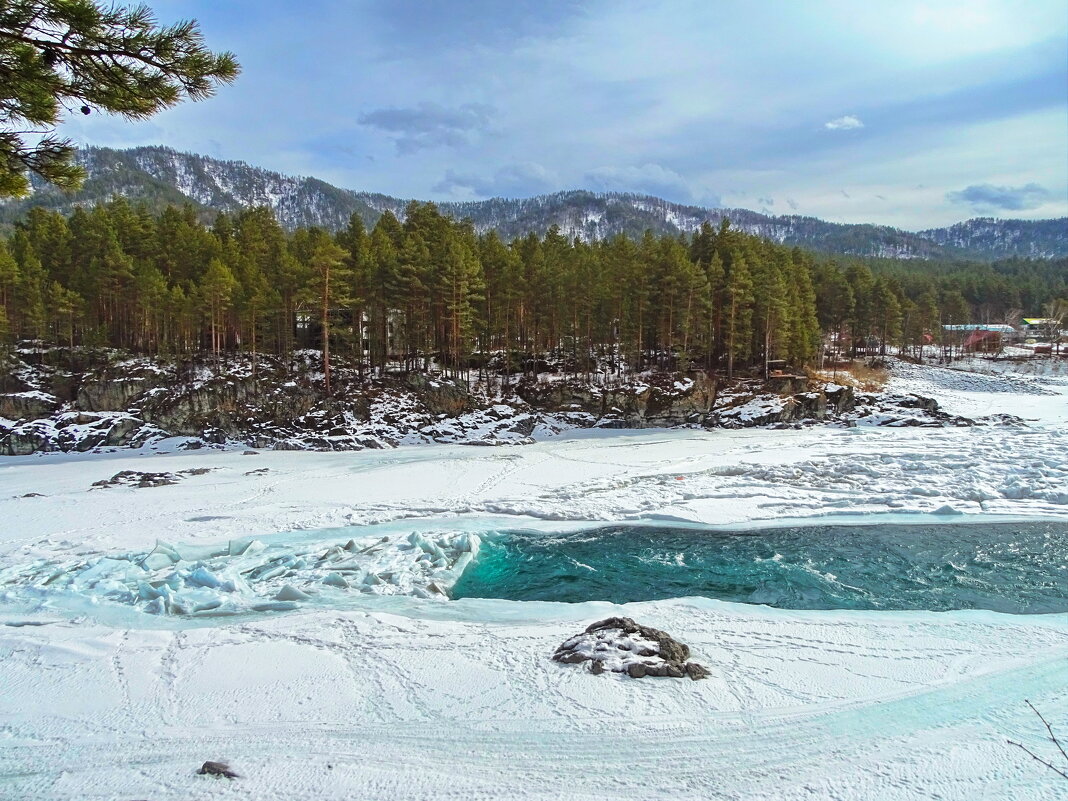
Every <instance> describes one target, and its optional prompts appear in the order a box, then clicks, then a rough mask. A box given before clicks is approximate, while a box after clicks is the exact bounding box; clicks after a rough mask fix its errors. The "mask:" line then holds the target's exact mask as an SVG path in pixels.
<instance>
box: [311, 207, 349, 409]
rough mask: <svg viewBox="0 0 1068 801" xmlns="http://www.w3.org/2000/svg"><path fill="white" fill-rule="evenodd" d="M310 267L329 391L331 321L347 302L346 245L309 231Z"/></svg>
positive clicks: (316, 230)
mask: <svg viewBox="0 0 1068 801" xmlns="http://www.w3.org/2000/svg"><path fill="white" fill-rule="evenodd" d="M309 239H310V240H311V241H310V243H309V252H308V268H309V270H308V271H309V273H310V275H311V277H312V281H311V289H312V291H313V292H314V293H315V296H316V304H317V306H318V310H319V325H320V328H321V331H322V353H323V382H324V386H325V389H326V394H327V395H329V394H330V393H331V386H330V330H331V328H330V321H331V317H332V315H333V311H334V309H335V308H336V307H344V306H347V305H348V304H349V302H350V298H349V295H348V288H349V281H350V279H351V275H350V274H349V270H348V268H347V267H346V266H345V257H346V255H347V254H346V252H345V249H344V248H342V247H341V246H340V245H338V244H337V243H336V242H335V241H334V240H333V239H331V238H330V236H329V234H327V233H326V232H325V231H323V230H322V229H318V228H313V229H311V231H310V232H309Z"/></svg>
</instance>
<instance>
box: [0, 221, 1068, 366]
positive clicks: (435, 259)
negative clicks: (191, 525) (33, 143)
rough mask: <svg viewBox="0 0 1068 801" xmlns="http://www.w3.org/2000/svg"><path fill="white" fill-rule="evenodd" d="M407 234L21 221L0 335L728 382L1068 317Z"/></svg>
mask: <svg viewBox="0 0 1068 801" xmlns="http://www.w3.org/2000/svg"><path fill="white" fill-rule="evenodd" d="M404 218H405V219H404V222H403V223H401V222H400V221H399V220H398V219H397V218H396V217H395V216H394V215H393V214H392V213H390V212H388V211H387V212H386V213H384V214H383V215H382V216H381V217H380V218H379V220H378V222H377V223H376V224H375V226H374V227H373V228H372V229H370V230H367V229H366V228H365V226H364V223H363V221H362V218H361V216H360V215H359V214H354V215H353V216H352V217H351V218H350V220H349V221H348V224H347V225H346V226H345V227H344V228H343V229H342V230H340V231H338V232H337V233H336V234H331V233H329V232H327V231H326V230H324V229H322V228H301V229H298V230H296V231H295V232H294V233H292V234H288V233H287V232H286V231H285V230H284V229H283V228H282V226H281V225H280V224H279V223H278V221H277V220H276V218H275V217H274V215H273V214H272V213H271V211H270V210H269V209H267V208H264V207H260V208H254V209H249V210H245V211H242V212H240V213H239V214H237V215H227V214H221V215H219V216H218V217H217V218H216V219H215V222H214V224H213V225H212V226H211V227H207V226H206V225H204V224H203V223H201V222H200V221H199V220H198V217H197V213H196V211H195V210H194V209H193V208H191V207H185V208H177V207H167V208H165V209H164V210H163V211H162V212H161V213H160V214H159V215H158V216H156V215H153V214H152V213H151V212H150V211H149V210H147V209H145V208H137V207H134V206H132V205H130V204H129V203H127V202H126V201H125V200H116V201H113V202H111V203H109V204H106V205H101V206H97V207H95V208H92V209H83V208H76V209H75V210H74V212H73V214H72V215H71V216H70V218H69V219H68V218H67V217H65V216H63V215H62V214H59V213H58V212H51V211H45V210H44V209H40V208H37V209H33V210H31V211H30V212H29V214H28V216H27V218H26V219H25V220H24V221H23V222H21V223H19V224H18V225H17V226H16V228H15V230H14V233H13V234H12V235H11V236H10V238H8V239H7V240H6V241H0V332H2V334H0V335H2V336H3V338H4V340H5V341H8V342H10V341H12V340H13V339H16V338H19V339H27V338H32V339H43V340H49V341H54V342H60V343H68V344H84V345H91V346H113V347H121V348H126V349H129V350H133V351H138V352H145V353H187V352H191V351H196V350H205V349H210V350H213V351H215V352H219V351H230V350H242V351H251V352H270V353H279V354H285V353H288V352H290V351H291V350H293V349H294V348H295V347H299V346H309V345H314V346H317V347H318V346H324V347H328V348H332V349H333V350H334V351H335V352H338V351H341V352H344V353H346V354H349V355H353V356H357V357H362V358H364V359H365V360H366V364H367V366H368V367H369V368H371V369H381V368H383V367H385V366H386V365H387V364H392V365H394V366H397V367H407V368H409V369H418V368H423V367H426V366H427V365H428V364H429V363H430V360H431V359H434V360H435V361H437V362H438V363H439V364H441V365H443V366H444V367H445V368H446V369H449V370H453V371H459V370H463V369H468V368H470V367H471V366H472V365H479V366H482V365H484V364H485V363H486V362H487V360H489V359H491V358H492V365H491V366H493V367H494V368H496V369H498V370H504V371H521V370H530V369H536V368H537V365H538V363H539V362H538V360H539V359H542V358H544V357H545V356H546V355H547V354H552V355H553V357H554V358H555V359H557V360H562V361H563V363H565V364H566V369H567V370H568V371H571V372H575V373H583V372H587V371H589V370H590V369H592V367H591V362H590V359H589V356H590V355H591V354H592V355H595V356H598V357H600V359H601V360H602V362H601V363H602V364H604V363H607V364H614V365H615V366H616V367H617V369H618V368H619V367H621V366H622V365H624V364H625V365H629V366H631V367H633V368H641V367H648V366H658V367H662V368H665V369H686V368H688V367H691V366H692V367H703V368H711V369H720V370H723V371H725V372H727V373H728V374H730V373H732V372H734V371H735V370H736V369H737V368H739V367H742V366H760V365H763V366H766V364H767V363H768V362H769V361H771V360H785V361H787V362H789V363H791V364H794V365H797V366H800V365H804V364H806V363H810V362H811V361H812V360H813V359H814V358H815V357H816V355H817V353H818V351H819V348H820V341H821V335H828V334H834V335H836V338H837V339H838V341H840V342H842V343H846V342H848V343H852V344H854V345H856V344H858V343H859V344H870V343H869V340H871V339H872V338H874V339H876V340H877V341H878V342H879V343H882V344H894V345H905V346H907V345H911V344H916V343H919V342H921V341H922V340H923V338H924V335H925V334H928V333H929V334H933V335H934V336H935V337H937V336H938V334H939V331H940V330H941V328H940V325H941V324H943V323H965V322H970V321H975V320H986V321H1000V320H1002V319H1003V318H1005V317H1006V316H1008V315H1012V314H1018V313H1019V311H1021V310H1022V311H1025V312H1029V313H1032V314H1035V313H1037V312H1039V311H1040V310H1041V308H1042V306H1043V304H1045V303H1046V302H1048V301H1050V300H1052V299H1054V298H1058V297H1064V296H1068V288H1066V286H1065V280H1066V276H1068V262H1066V261H1065V260H1060V261H1024V260H1014V261H1008V262H1002V263H995V264H981V265H980V264H974V263H953V264H930V263H928V264H924V265H920V264H916V263H913V262H901V261H892V260H884V261H872V262H870V263H868V264H865V263H862V262H860V261H849V262H835V261H833V260H828V259H825V258H822V257H817V256H814V255H812V254H810V253H806V252H805V251H802V250H800V249H798V248H790V247H786V246H783V245H779V244H776V243H772V242H768V241H766V240H762V239H759V238H757V237H754V236H751V235H748V234H745V233H742V232H740V231H737V230H735V229H734V228H733V227H731V226H730V225H729V224H728V223H726V222H724V223H723V224H721V225H720V227H719V228H713V227H712V226H711V225H708V224H705V225H703V226H702V227H701V229H700V230H699V231H698V232H697V233H696V234H695V235H694V236H692V237H678V236H655V235H653V234H652V233H647V234H645V235H644V236H643V237H641V238H640V239H634V238H628V237H625V236H622V235H620V236H616V237H613V238H611V239H607V240H600V241H596V242H592V243H588V242H582V241H579V240H569V239H568V238H566V237H564V236H562V235H561V234H560V232H559V231H558V230H556V229H551V230H550V231H549V232H548V233H547V234H546V235H545V236H543V237H539V236H537V235H535V234H530V235H528V236H525V237H522V238H518V239H515V240H513V241H511V242H505V241H504V240H502V239H501V238H500V237H499V236H498V235H497V234H496V233H494V232H490V233H487V234H483V235H478V234H476V233H475V231H474V229H473V227H472V226H471V225H470V224H468V223H462V222H456V221H454V220H452V219H451V218H449V217H446V216H445V215H443V214H441V212H440V211H439V210H438V209H437V208H436V207H435V206H434V205H433V204H429V203H411V204H410V205H409V206H408V207H407V208H406V209H405V215H404ZM361 321H362V324H361ZM323 331H325V333H326V335H325V336H322V332H323ZM490 354H494V355H493V356H492V357H491V355H490Z"/></svg>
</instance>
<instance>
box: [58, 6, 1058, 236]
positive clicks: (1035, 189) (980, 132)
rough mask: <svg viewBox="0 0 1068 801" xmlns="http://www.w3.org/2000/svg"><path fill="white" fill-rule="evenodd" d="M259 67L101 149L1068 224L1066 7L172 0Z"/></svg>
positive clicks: (353, 172)
mask: <svg viewBox="0 0 1068 801" xmlns="http://www.w3.org/2000/svg"><path fill="white" fill-rule="evenodd" d="M149 4H150V5H151V6H152V8H153V9H154V10H155V11H156V13H157V15H158V17H159V18H160V20H161V21H162V22H166V23H170V22H175V21H177V20H179V19H188V18H194V19H196V20H198V21H199V23H200V26H201V29H202V31H203V33H204V36H205V39H206V41H207V43H208V45H209V46H211V47H212V48H213V49H216V50H224V49H226V50H232V51H233V52H234V53H235V54H236V55H237V57H238V60H239V61H240V63H241V65H242V69H243V71H242V74H241V76H240V77H239V78H238V80H237V82H236V83H234V84H233V85H231V86H226V87H222V88H221V89H220V90H219V92H218V94H217V95H216V96H215V97H214V98H212V99H210V100H207V101H203V102H199V103H185V104H182V105H181V106H179V107H177V108H175V109H171V110H168V111H166V112H164V113H162V114H160V115H157V116H156V117H154V118H152V119H151V120H148V121H145V122H139V123H130V122H127V121H125V120H122V119H120V118H108V117H103V116H97V115H91V116H90V117H82V116H81V115H76V117H73V118H71V119H70V120H69V122H68V123H66V124H65V125H64V126H63V131H64V133H65V134H66V135H67V136H70V137H71V138H73V139H74V140H75V141H76V142H78V143H79V144H93V145H103V146H110V147H128V146H135V145H145V144H162V145H167V146H170V147H173V148H175V149H178V150H183V151H189V152H195V153H202V154H204V155H208V156H214V157H218V158H224V159H233V160H240V161H245V162H248V163H249V164H253V165H256V166H259V167H265V168H267V169H271V170H276V171H278V172H282V173H286V174H291V175H311V176H315V177H318V178H321V179H323V180H326V181H328V182H330V183H333V184H336V185H338V186H342V187H345V188H349V189H356V190H364V191H371V192H382V193H385V194H389V195H394V196H399V197H403V198H419V199H427V200H438V201H443V200H473V199H475V200H477V199H482V198H486V197H493V196H503V197H527V196H531V195H537V194H541V193H545V192H556V191H560V190H567V189H591V190H596V191H625V192H639V193H647V194H652V195H657V196H660V197H663V198H666V199H668V200H671V201H675V202H680V203H689V204H695V205H702V206H712V207H720V206H726V207H735V208H748V209H753V210H755V211H764V212H767V213H772V214H804V215H810V216H815V217H820V218H822V219H827V220H832V221H837V222H873V223H879V224H886V225H893V226H896V227H901V228H906V229H910V230H919V229H923V228H928V227H936V226H941V225H946V224H950V223H953V222H957V221H959V220H963V219H967V218H970V217H976V216H995V217H1020V218H1046V217H1059V216H1065V215H1068V6H1066V5H1065V3H1064V0H962V1H958V0H941V1H939V2H919V1H917V0H894V2H871V1H870V0H850V1H849V2H847V1H846V0H806V1H805V2H803V3H800V2H787V0H714V1H713V0H661V1H660V2H654V0H610V1H605V0H537V1H536V0H466V2H461V1H460V0H423V2H417V1H416V0H355V1H354V2H325V1H323V0H302V2H301V3H293V2H289V1H288V0H150V1H149Z"/></svg>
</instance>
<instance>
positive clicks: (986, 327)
mask: <svg viewBox="0 0 1068 801" xmlns="http://www.w3.org/2000/svg"><path fill="white" fill-rule="evenodd" d="M942 328H943V329H945V330H946V331H990V332H995V333H998V334H1012V333H1015V331H1016V329H1015V328H1013V327H1012V326H1011V325H990V324H985V323H969V324H968V325H944V326H942Z"/></svg>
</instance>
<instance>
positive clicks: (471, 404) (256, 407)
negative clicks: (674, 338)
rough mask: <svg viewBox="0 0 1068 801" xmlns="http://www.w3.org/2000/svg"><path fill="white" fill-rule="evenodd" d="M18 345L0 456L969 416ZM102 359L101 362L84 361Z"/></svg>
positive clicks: (777, 397)
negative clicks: (157, 445)
mask: <svg viewBox="0 0 1068 801" xmlns="http://www.w3.org/2000/svg"><path fill="white" fill-rule="evenodd" d="M18 353H19V356H20V359H16V360H14V365H13V366H12V367H10V368H9V369H8V372H7V373H6V374H4V375H2V376H0V379H2V382H0V385H2V386H4V387H6V388H19V389H20V388H23V387H25V389H20V391H17V392H10V391H9V392H7V393H6V394H2V395H0V454H8V455H24V454H29V453H33V452H34V451H57V450H58V451H88V450H93V449H94V448H101V447H117V446H133V447H138V446H141V445H143V444H145V443H146V442H149V441H151V440H153V439H157V438H162V437H166V436H172V437H189V438H192V439H191V440H190V442H191V443H193V445H195V444H197V443H199V444H222V443H226V442H234V441H237V442H243V443H245V444H247V445H250V446H253V447H257V448H274V449H278V450H297V449H299V450H362V449H367V448H390V447H395V446H397V445H399V444H416V443H424V442H452V443H463V444H473V445H501V444H522V443H527V442H531V441H533V438H534V437H535V436H536V435H537V434H538V433H539V432H540V433H541V434H548V433H552V432H557V431H563V430H566V429H568V428H589V427H597V428H671V427H679V426H688V427H704V428H717V427H718V428H742V427H752V426H777V427H795V428H796V427H799V426H801V425H809V424H814V423H819V422H841V423H843V424H846V425H849V424H852V423H853V422H854V421H863V423H864V424H868V425H932V426H940V425H968V424H971V423H972V421H968V420H964V419H963V418H951V417H950V416H949V415H945V414H943V413H941V412H940V411H939V410H938V404H937V403H936V402H935V401H934V400H932V399H930V398H921V397H919V396H901V397H898V398H891V397H890V396H885V395H881V396H862V397H860V398H858V397H857V396H855V395H854V392H853V389H852V388H851V387H848V386H841V385H838V384H825V383H820V382H810V381H808V379H807V378H805V377H804V376H787V375H776V376H772V378H771V379H769V381H768V382H761V381H759V380H756V379H738V380H734V381H726V380H724V379H722V378H716V377H712V376H708V375H706V374H704V373H702V372H700V371H693V372H691V373H689V374H685V375H683V374H676V373H643V374H641V375H637V376H634V377H632V378H630V379H628V380H627V381H625V382H622V383H611V382H607V383H604V384H600V383H595V382H594V383H591V382H588V381H583V380H580V379H578V378H570V379H566V380H563V379H561V378H560V377H559V376H557V375H554V376H550V377H549V379H548V380H545V377H544V376H543V377H542V378H541V379H536V378H533V377H530V376H528V377H526V378H524V379H522V380H519V381H518V382H516V383H511V384H500V383H495V384H493V386H492V388H489V387H487V386H485V385H477V384H468V383H467V382H465V381H461V380H456V379H450V378H447V377H443V376H440V375H436V374H425V373H410V374H407V375H404V376H385V377H375V378H369V377H367V376H366V375H364V374H363V373H361V372H360V370H359V369H358V368H356V366H354V365H348V364H346V363H345V361H344V359H342V358H339V359H337V362H336V364H335V366H334V370H333V377H334V380H333V382H332V383H333V391H332V393H331V394H329V395H327V394H326V393H325V391H324V387H323V382H322V372H321V371H322V366H321V363H320V361H319V356H318V354H317V353H315V352H311V351H299V352H298V353H297V354H295V355H294V357H293V358H292V359H291V360H288V361H284V360H282V359H279V358H277V357H270V356H262V355H261V356H259V357H258V358H257V359H256V360H255V361H253V360H252V358H251V356H249V355H248V354H243V355H230V356H226V357H221V358H219V359H213V358H210V357H207V356H204V357H200V358H195V359H188V358H187V359H182V360H175V359H166V358H155V359H151V358H146V357H131V356H130V355H129V354H124V353H119V352H115V351H106V352H103V351H93V352H91V353H90V352H88V351H86V350H84V349H78V348H75V349H67V348H54V349H51V350H49V349H41V348H33V349H26V350H25V351H19V352H18ZM101 360H104V361H105V362H106V363H105V364H104V365H103V366H95V367H91V368H90V367H86V365H87V364H97V363H99V362H100V361H101ZM593 374H594V375H599V374H597V373H593ZM773 390H774V391H773ZM190 446H192V445H190Z"/></svg>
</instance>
